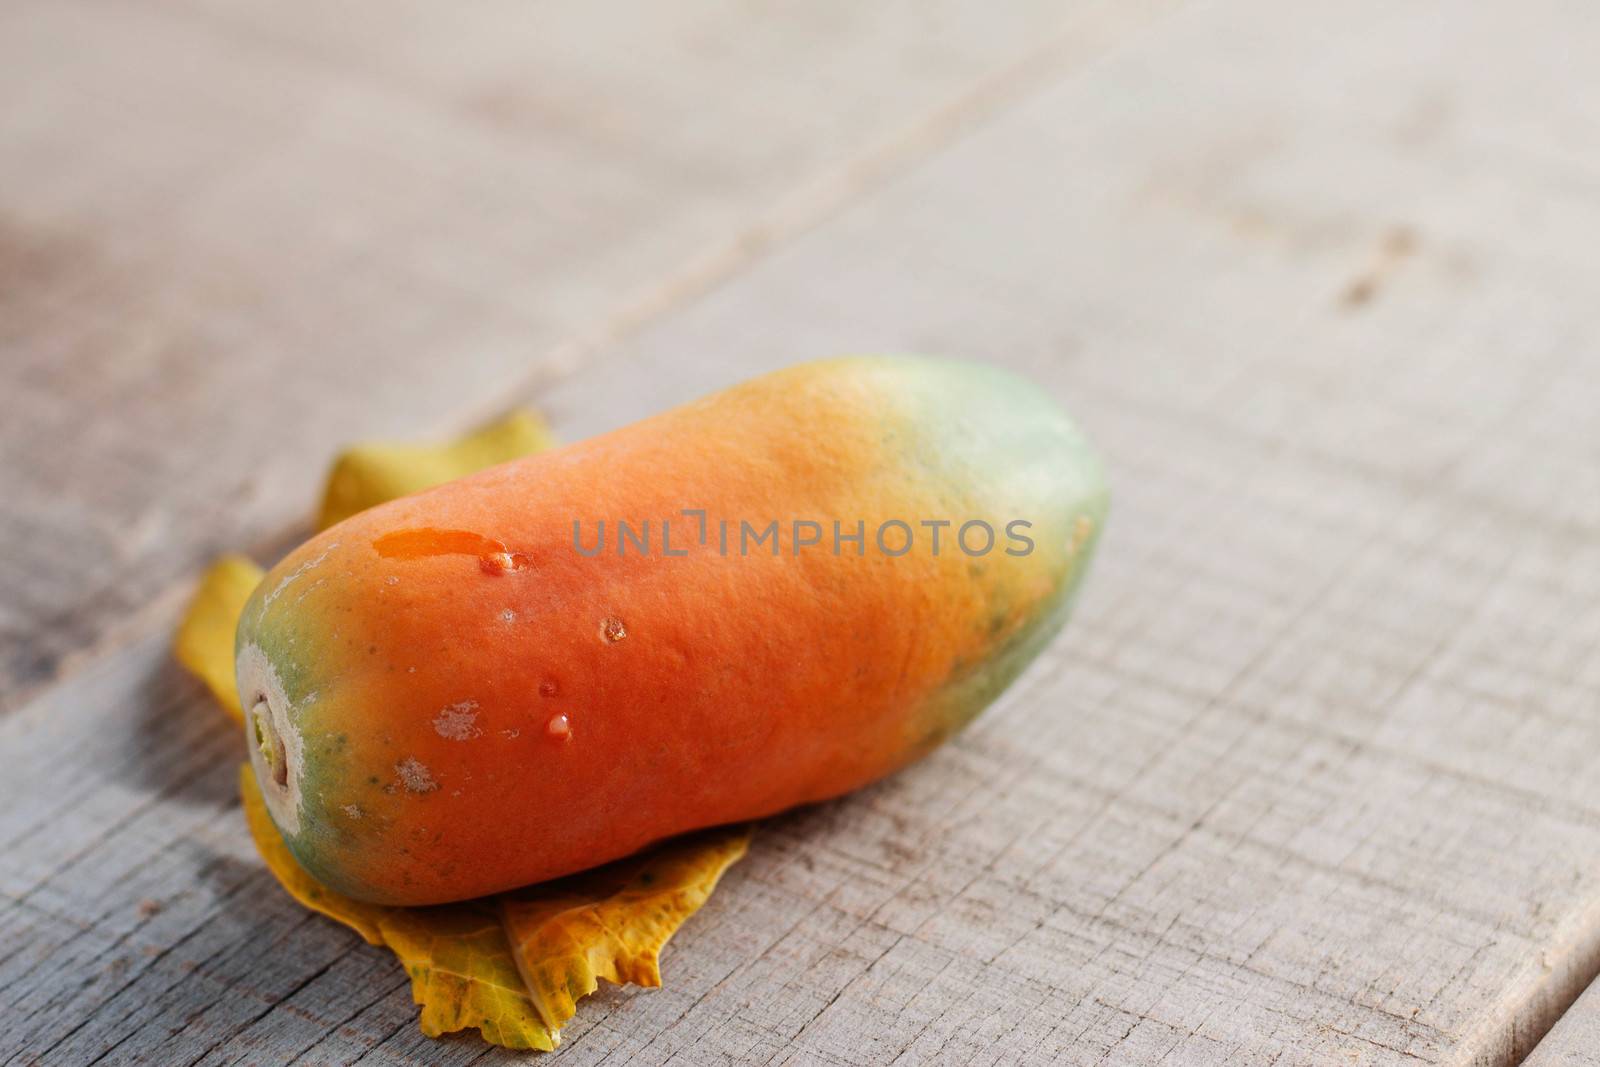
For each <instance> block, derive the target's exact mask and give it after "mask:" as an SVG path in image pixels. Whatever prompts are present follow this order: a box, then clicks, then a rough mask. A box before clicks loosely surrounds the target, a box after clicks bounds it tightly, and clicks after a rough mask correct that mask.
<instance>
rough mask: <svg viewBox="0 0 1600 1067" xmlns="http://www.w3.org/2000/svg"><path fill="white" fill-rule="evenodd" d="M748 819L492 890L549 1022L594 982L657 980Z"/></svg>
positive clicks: (559, 1022) (742, 845)
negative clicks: (540, 880) (671, 941)
mask: <svg viewBox="0 0 1600 1067" xmlns="http://www.w3.org/2000/svg"><path fill="white" fill-rule="evenodd" d="M750 835H751V830H750V828H749V827H748V826H740V827H721V828H718V829H715V830H707V831H703V832H701V833H698V834H694V835H691V836H689V837H683V838H678V839H676V840H674V841H669V842H667V843H666V844H664V845H660V846H658V847H656V848H654V849H652V850H650V851H649V852H646V853H644V854H642V855H640V856H636V857H633V858H631V859H626V860H619V861H617V862H616V863H611V864H607V865H606V866H604V867H600V868H597V869H596V870H593V871H586V872H584V873H582V874H578V875H574V876H572V877H570V878H563V879H558V880H557V881H554V882H546V883H544V884H543V885H537V886H530V887H528V888H526V889H520V890H517V891H515V892H511V893H503V894H501V895H500V897H499V902H500V913H501V916H502V917H503V918H504V920H505V929H506V933H507V935H508V936H509V937H510V939H511V946H512V952H513V954H514V955H515V957H516V962H517V967H518V969H519V970H520V971H521V972H522V977H523V979H524V980H525V981H526V982H527V988H528V990H529V992H531V993H532V995H533V1003H534V1007H535V1008H536V1009H537V1010H538V1012H539V1017H540V1018H541V1019H543V1020H544V1023H545V1025H546V1026H548V1027H550V1028H551V1029H552V1030H559V1029H560V1028H561V1027H562V1026H564V1025H566V1022H567V1020H568V1019H571V1018H572V1016H573V1015H574V1014H575V1013H576V1012H577V1002H578V1001H579V1000H581V999H582V998H583V997H586V996H588V995H589V994H590V993H593V992H594V991H595V990H596V989H597V988H598V987H599V979H601V978H604V979H605V980H606V981H608V982H614V983H616V984H618V985H621V984H624V983H628V982H631V983H633V984H634V985H641V986H658V985H660V984H661V969H660V964H659V961H658V956H659V955H660V952H661V948H662V946H664V945H665V944H666V943H667V939H668V938H670V937H671V936H672V935H673V934H674V933H675V932H677V929H678V927H679V926H681V925H683V922H684V920H685V919H687V918H688V917H689V916H691V915H693V914H694V913H695V912H696V911H698V910H699V908H700V905H702V904H704V903H705V902H706V899H707V898H708V897H710V896H711V891H712V890H713V889H715V888H716V885H717V880H718V879H719V878H721V877H722V872H723V871H725V870H727V869H728V868H729V867H731V866H732V865H733V864H734V863H736V862H737V861H738V860H739V859H740V857H742V856H743V855H744V854H745V851H746V849H747V848H748V847H749V845H750Z"/></svg>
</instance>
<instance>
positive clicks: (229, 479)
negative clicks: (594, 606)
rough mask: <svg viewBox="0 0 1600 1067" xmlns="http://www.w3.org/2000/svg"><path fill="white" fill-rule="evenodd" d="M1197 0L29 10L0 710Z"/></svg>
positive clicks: (11, 61)
mask: <svg viewBox="0 0 1600 1067" xmlns="http://www.w3.org/2000/svg"><path fill="white" fill-rule="evenodd" d="M1168 6H1171V4H1170V3H1168V2H1166V0H1141V2H1139V3H1135V4H1126V3H1111V2H1110V0H1072V2H1070V3H1065V4H1062V3H1058V2H1049V0H1026V2H1022V3H1009V4H1007V5H1005V7H1004V10H1003V11H999V12H995V11H989V10H987V8H986V6H985V5H978V4H971V3H961V2H954V0H934V2H923V0H915V2H913V0H903V2H897V3H893V4H856V3H850V2H848V0H826V2H822V3H804V4H792V5H788V6H787V8H785V9H783V10H776V11H770V12H768V11H763V12H757V11H755V10H753V9H752V8H750V7H749V6H748V5H744V4H740V3H737V2H734V0H721V2H719V0H706V2H698V3H693V4H688V5H683V4H672V5H661V4H654V3H648V2H643V0H641V2H637V3H630V4H627V5H624V9H623V10H618V9H616V8H615V7H614V6H612V5H607V6H605V7H599V6H596V5H592V4H583V3H579V2H575V0H574V2H564V3H541V4H536V5H535V4H529V3H527V2H524V0H499V2H494V3H478V4H474V11H473V12H472V13H471V14H470V15H464V14H462V13H461V12H459V11H457V10H455V9H454V7H452V6H448V5H446V6H441V5H438V4H434V3H427V2H422V0H403V2H396V0H363V2H360V3H354V4H351V3H341V4H337V5H331V6H328V5H318V4H301V5H294V6H293V7H292V8H286V7H285V6H283V5H278V4H269V3H230V2H225V0H133V2H128V3H102V2H93V0H70V2H65V3H63V2H62V0H12V2H10V3H7V4H5V5H4V6H3V8H0V99H4V100H5V106H4V108H3V109H0V351H3V352H4V358H3V359H0V397H4V398H5V409H4V414H5V417H4V418H3V419H0V454H3V455H4V456H5V457H6V458H7V463H6V465H5V468H4V472H3V481H0V494H3V496H4V499H5V500H6V501H7V503H8V506H7V507H6V508H5V509H4V510H3V511H0V543H3V544H5V545H6V546H7V547H6V551H5V552H4V554H3V555H0V589H4V590H5V596H4V599H3V601H0V707H5V706H14V705H15V704H16V703H17V702H18V701H20V700H21V699H23V698H24V697H25V696H26V695H27V694H28V693H30V692H33V691H36V690H37V689H38V687H39V686H40V685H41V684H43V683H45V682H47V681H48V680H49V679H50V678H51V677H53V676H55V675H56V674H57V672H58V671H59V670H60V668H61V665H62V663H63V661H64V660H70V659H73V658H76V659H79V660H81V659H84V658H85V657H87V656H92V655H93V654H95V653H96V652H98V651H102V650H104V649H105V648H106V647H108V646H109V645H114V644H116V643H118V642H119V641H121V640H126V639H129V638H130V637H131V636H132V635H134V634H136V633H138V632H139V631H140V629H141V628H142V627H143V626H145V625H148V621H147V619H146V618H145V617H144V615H143V614H142V613H144V612H146V611H148V610H149V609H150V605H151V604H152V603H156V604H157V605H158V609H157V610H158V611H165V613H166V617H169V618H170V613H171V606H172V605H171V603H170V601H167V600H162V599H161V595H162V594H163V593H164V592H166V591H167V590H169V589H171V588H172V587H173V586H174V584H175V583H178V582H181V580H182V579H184V577H185V576H187V575H189V574H192V573H193V572H194V570H195V569H196V568H197V567H198V566H199V565H201V564H202V563H203V562H204V560H205V559H207V558H208V557H209V556H210V555H212V554H214V553H216V552H217V551H218V550H220V549H224V548H230V547H237V546H241V545H244V546H249V545H259V544H262V543H267V542H270V543H274V544H280V545H281V543H282V539H283V537H284V536H285V534H286V533H288V531H289V530H290V528H291V526H292V525H293V524H297V523H299V522H302V521H304V519H305V517H306V516H308V515H309V513H310V506H311V505H310V503H309V501H310V500H311V499H312V497H313V496H314V494H315V492H316V486H317V485H318V484H319V482H320V479H321V477H322V472H323V466H324V464H325V463H326V462H327V460H328V458H329V457H330V456H331V455H332V453H333V452H334V451H335V450H336V449H337V448H338V447H340V446H341V445H342V444H344V443H346V442H348V441H350V440H354V439H362V438H366V437H371V436H376V435H399V436H413V435H416V434H418V433H426V432H439V431H450V430H457V429H460V428H462V427H464V426H466V425H468V424H470V423H471V422H473V421H475V420H477V419H480V418H482V417H483V416H485V415H487V414H488V413H490V412H492V411H494V410H497V409H498V408H500V407H502V406H504V405H505V404H506V403H507V402H508V401H509V400H510V399H511V397H512V396H513V395H514V394H515V393H516V392H518V391H519V390H526V389H527V388H529V387H530V386H532V385H534V384H536V383H538V382H540V381H542V380H545V379H546V378H548V377H549V376H552V375H555V374H559V373H561V372H563V371H565V370H570V369H571V368H572V367H573V366H574V365H575V364H576V363H577V362H578V361H579V360H580V357H581V356H582V355H583V354H584V353H585V352H587V351H588V350H590V349H591V348H592V347H594V346H595V345H596V344H600V343H603V342H604V341H605V340H606V339H607V338H609V337H611V336H614V335H615V334H617V333H618V332H625V331H626V330H627V329H628V328H629V327H630V325H631V324H632V323H634V322H636V321H638V320H639V319H641V318H643V317H647V316H649V315H650V314H654V313H657V312H659V311H660V310H661V309H662V308H664V307H667V306H670V305H671V304H673V303H674V302H675V301H679V300H682V299H683V298H684V297H685V296H687V295H689V294H691V293H693V292H694V291H696V290H697V289H699V288H703V287H705V286H706V285H709V284H712V283H714V282H715V280H716V279H717V278H719V277H722V276H725V275H726V274H728V273H729V272H731V271H733V270H735V269H737V267H738V266H739V264H741V263H743V262H745V261H747V260H748V259H749V258H750V257H751V256H752V255H753V254H755V253H756V252H757V251H758V250H759V249H760V248H761V247H762V246H763V245H764V244H765V243H767V242H769V241H771V240H773V239H775V238H777V237H779V236H781V235H782V234H783V233H786V232H788V231H790V230H792V229H794V228H796V227H799V226H803V225H805V224H806V223H807V222H808V221H809V220H811V219H814V218H817V217H820V216H822V215H825V214H826V213H827V212H828V211H829V210H830V209H831V208H832V206H833V205H835V204H837V203H839V202H841V201H842V200H844V199H846V198H848V197H849V196H850V195H851V194H852V193H854V192H855V191H856V190H858V189H860V188H862V187H864V186H867V185H870V184H871V183H872V181H873V180H874V179H875V178H876V177H877V176H879V175H882V174H884V173H890V172H893V171H895V170H896V169H897V168H901V167H904V166H907V165H910V164H911V163H912V162H914V161H915V160H916V159H918V158H921V157H922V156H924V155H925V154H926V153H927V152H928V151H929V150H930V149H931V148H933V147H935V146H937V145H938V144H940V143H943V142H944V141H946V140H948V139H949V138H950V137H952V136H955V135H957V134H959V132H960V131H961V130H962V129H964V128H965V127H966V125H967V124H969V123H971V122H975V121H978V120H981V119H982V118H983V117H984V116H986V115H988V114H991V113H992V112H993V111H994V110H995V109H996V108H998V107H1000V106H1002V105H1003V104H1004V103H1005V102H1006V101H1008V100H1010V99H1012V98H1014V97H1015V96H1016V95H1017V94H1018V93H1019V92H1023V91H1025V90H1027V89H1028V88H1029V87H1030V86H1032V85H1034V84H1036V83H1037V82H1038V81H1039V80H1041V79H1047V78H1052V77H1058V76H1060V75H1061V74H1062V73H1063V72H1064V71H1070V70H1072V69H1074V68H1075V66H1077V65H1080V64H1081V63H1082V62H1084V61H1085V59H1087V58H1090V57H1092V56H1094V55H1096V54H1098V53H1099V52H1100V51H1102V50H1103V49H1104V48H1105V47H1106V46H1107V45H1108V43H1109V42H1112V41H1114V40H1116V39H1118V38H1119V37H1121V36H1123V35H1125V34H1126V33H1128V32H1131V31H1132V30H1134V29H1136V28H1137V27H1139V26H1141V25H1143V24H1144V23H1146V22H1147V21H1149V19H1150V18H1151V17H1152V16H1153V14H1155V13H1157V12H1159V11H1160V10H1162V9H1163V8H1165V7H1168Z"/></svg>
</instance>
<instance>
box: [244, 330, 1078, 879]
mask: <svg viewBox="0 0 1600 1067" xmlns="http://www.w3.org/2000/svg"><path fill="white" fill-rule="evenodd" d="M1106 511H1107V491H1106V487H1105V481H1104V477H1103V474H1102V471H1101V467H1100V464H1099V463H1098V461H1097V459H1096V458H1095V456H1094V454H1093V452H1092V450H1091V448H1090V447H1089V445H1088V443H1087V441H1086V440H1085V438H1084V436H1083V435H1082V433H1081V432H1080V431H1079V430H1078V429H1077V427H1076V426H1075V425H1074V423H1073V422H1072V421H1071V419H1069V418H1068V416H1067V415H1066V414H1065V413H1064V412H1063V411H1062V410H1061V408H1060V407H1058V406H1057V404H1056V403H1055V402H1054V401H1052V400H1051V399H1050V398H1049V397H1048V396H1047V395H1046V394H1045V393H1043V392H1042V391H1041V390H1039V389H1037V388H1036V387H1034V386H1033V385H1031V384H1029V383H1028V382H1026V381H1024V380H1022V379H1020V378H1018V377H1015V376H1012V375H1011V374H1009V373H1006V372H1003V371H1000V370H998V369H995V368H992V367H988V366H983V365H978V364H971V363H963V362H955V361H944V360H932V359H923V358H916V357H855V358H846V359H837V360H828V361H822V362H816V363H808V364H801V365H799V366H795V367H791V368H789V369H786V370H783V371H779V372H777V373H773V374H769V375H766V376H763V377H760V378H756V379H753V380H751V381H748V382H745V383H743V384H741V385H737V386H734V387H732V388H729V389H727V390H724V391H722V392H719V393H716V394H713V395H711V396H709V397H706V398H703V399H701V400H698V401H696V402H693V403H690V404H687V405H685V406H682V407H679V408H676V409H673V410H670V411H667V412H665V413H663V414H660V415H656V416H654V417H651V418H648V419H645V420H643V421H641V422H638V423H635V424H633V425H631V426H628V427H625V428H623V429H620V430H616V431H614V432H611V433H608V434H605V435H602V436H599V437H595V438H592V439H590V440H586V441H581V442H578V443H575V444H572V445H568V446H566V447H563V448H558V449H555V450H553V451H549V452H544V453H541V454H538V455H535V456H530V457H527V458H525V459H519V460H515V461H513V462H509V463H505V464H502V465H500V466H496V467H491V468H489V469H487V470H484V471H481V472H479V473H477V474H475V475H472V476H469V477H466V478H462V479H460V480H458V481H453V482H448V483H446V484H443V485H439V486H435V487H433V488H430V489H426V490H424V491H422V492H419V493H416V494H414V495H412V496H408V497H403V498H401V499H398V500H393V501H391V502H389V503H386V504H382V505H379V506H377V507H373V508H371V509H370V510H366V511H362V512H360V513H359V514H356V515H354V516H353V517H351V518H348V519H346V520H344V521H343V522H340V523H338V524H337V525H335V526H332V527H331V528H329V529H327V530H325V531H323V532H322V533H320V534H318V535H317V536H315V537H313V538H312V539H310V540H309V541H307V542H306V543H305V544H303V545H301V546H300V547H299V548H297V549H296V550H295V551H293V552H292V553H290V554H289V555H288V556H287V557H286V558H285V559H284V560H283V561H282V562H281V563H279V564H278V565H277V566H276V567H275V568H274V569H273V570H272V571H271V572H269V574H268V575H267V577H266V578H265V579H264V580H263V581H262V582H261V584H260V585H259V586H258V587H257V589H256V591H255V592H254V593H253V594H252V596H251V598H250V600H249V602H248V603H247V604H246V605H245V608H244V611H243V613H242V615H241V617H240V622H239V626H238V630H237V632H236V636H235V646H234V647H235V673H236V681H237V683H238V690H239V695H240V698H241V702H242V705H243V707H244V711H245V731H246V736H247V739H248V741H249V747H250V753H251V767H252V768H253V770H254V773H255V776H256V779H257V782H258V784H259V785H260V787H261V792H262V794H263V799H264V801H265V803H266V807H267V810H268V812H269V813H270V815H271V817H272V820H273V822H274V823H275V824H276V826H277V827H278V829H279V831H280V832H281V833H282V835H283V838H284V841H285V842H286V844H287V845H288V847H289V849H290V850H291V851H292V852H293V854H294V856H295V858H296V859H297V860H299V862H300V863H301V864H302V865H303V866H304V867H305V868H306V870H307V871H309V872H310V873H311V874H312V875H314V876H315V877H316V878H317V879H319V880H321V881H322V882H323V883H325V884H326V885H328V886H330V887H332V888H333V889H335V890H337V891H338V892H340V893H344V894H346V895H348V896H350V897H354V898H356V899H358V900H364V901H371V902H374V903H381V904H399V905H421V904H435V903H443V902H448V901H455V900H463V899H467V898H472V897H478V896H482V895H485V894H489V893H494V892H499V891H503V890H507V889H512V888H515V887H518V886H522V885H527V884H531V883H535V882H540V881H544V880H546V879H551V878H555V877H558V876H561V875H566V874H570V873H573V872H576V871H580V870H584V869H587V868H590V867H594V866H596V865H599V864H601V863H605V862H608V861H611V860H614V859H618V858H620V857H623V856H626V855H629V854H632V853H634V852H636V851H638V850H640V849H641V848H644V847H645V846H647V845H650V844H652V843H653V842H656V841H659V840H662V839H665V838H669V837H672V836H674V835H677V834H681V833H684V832H687V831H690V830H695V829H699V828H702V827H710V826H716V825H722V824H728V823H734V822H741V821H745V820H751V819H757V818H761V817H764V816H768V815H772V814H775V813H777V812H781V811H784V810H786V809H789V808H793V807H796V806H798V805H803V804H808V803H812V802H816V801H821V800H825V799H828V798H831V797H836V796H839V795H841V794H844V793H848V792H850V791H851V790H854V789H857V788H859V787H861V786H863V785H866V784H867V783H869V782H872V781H874V780H876V779H878V778H881V777H883V776H885V775H887V774H890V773H891V772H893V771H895V770H897V769H899V768H901V767H903V766H905V765H906V764H908V763H910V762H911V761H913V760H916V759H917V758H918V757H920V756H922V755H924V754H926V753H927V752H929V751H930V750H931V749H932V748H934V747H935V746H936V745H938V744H939V743H940V742H941V741H943V740H944V739H946V738H948V737H950V736H951V735H952V734H953V733H955V732H956V731H958V730H959V729H961V728H962V727H963V726H964V725H966V724H967V723H968V722H970V721H971V720H972V718H973V717H974V716H975V715H977V714H978V713H979V712H980V711H981V710H982V709H983V708H984V707H985V706H987V705H988V704H990V703H991V702H992V701H993V700H994V699H995V697H996V696H998V695H999V694H1000V693H1001V691H1002V690H1004V689H1005V688H1006V686H1007V685H1008V684H1009V683H1010V682H1011V681H1012V680H1013V679H1014V678H1016V677H1017V675H1018V674H1019V673H1020V672H1021V671H1022V670H1023V668H1024V667H1025V666H1026V665H1027V664H1028V663H1029V662H1030V661H1031V660H1032V659H1033V658H1034V657H1035V656H1036V655H1037V654H1038V652H1039V651H1040V650H1041V649H1042V648H1043V647H1044V646H1045V645H1046V644H1047V643H1048V642H1049V641H1050V639H1051V638H1052V636H1053V635H1054V634H1055V633H1056V632H1057V631H1058V630H1059V629H1060V627H1061V626H1062V624H1063V623H1064V621H1065V619H1066V617H1067V614H1068V611H1069V609H1070V607H1071V604H1072V601H1073V599H1074V594H1075V591H1076V589H1077V588H1078V585H1079V579H1080V578H1081V577H1082V575H1083V573H1084V570H1085V567H1086V566H1087V564H1088V561H1089V559H1090V557H1091V555H1092V552H1093V549H1094V545H1095V542H1096V540H1097V538H1098V536H1099V534H1100V531H1101V528H1102V526H1103V524H1104V520H1105V516H1106Z"/></svg>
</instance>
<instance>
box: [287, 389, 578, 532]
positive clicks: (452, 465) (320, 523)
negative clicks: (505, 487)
mask: <svg viewBox="0 0 1600 1067" xmlns="http://www.w3.org/2000/svg"><path fill="white" fill-rule="evenodd" d="M554 445H555V436H554V435H553V434H552V433H551V432H550V427H549V426H548V425H546V424H545V421H544V420H543V419H541V418H540V417H539V416H538V415H536V414H534V413H533V412H531V411H515V412H512V413H511V414H510V415H507V416H506V417H505V418H503V419H500V420H499V421H497V422H493V423H490V424H489V425H487V426H485V427H483V428H482V429H480V430H476V431H474V432H473V433H470V434H468V435H466V436H465V437H462V438H460V439H458V440H456V441H453V442H451V443H449V444H442V445H408V444H393V443H387V442H372V443H368V444H361V445H356V446H354V447H352V448H350V449H349V450H347V451H346V452H344V453H343V454H342V455H340V456H339V458H338V459H336V460H334V463H333V469H332V470H330V471H329V472H328V484H327V488H326V489H324V490H323V494H322V510H321V511H320V512H319V513H318V517H317V529H319V530H325V529H327V528H328V527H329V526H332V525H333V524H334V523H336V522H342V521H343V520H345V519H348V518H349V517H350V516H352V515H354V514H356V513H357V512H359V511H365V510H366V509H367V508H370V507H375V506H376V505H378V504H382V503H384V502H386V501H389V500H394V499H396V498H397V497H402V496H407V495H409V494H411V493H416V492H420V491H422V490H423V489H427V488H428V487H429V486H434V485H439V484H442V483H444V482H448V481H452V480H453V479H456V478H460V477H463V476H465V475H468V474H472V473H473V472H475V471H480V470H482V469H483V468H485V467H492V466H494V465H495V464H496V463H505V462H507V461H509V460H513V459H520V458H522V457H523V456H531V455H533V454H534V453H536V452H543V451H545V450H546V449H548V448H551V447H553V446H554Z"/></svg>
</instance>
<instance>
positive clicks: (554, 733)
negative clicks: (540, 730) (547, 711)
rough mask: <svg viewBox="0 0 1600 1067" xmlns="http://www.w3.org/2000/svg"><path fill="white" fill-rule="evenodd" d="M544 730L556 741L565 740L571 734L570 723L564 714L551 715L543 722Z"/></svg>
mask: <svg viewBox="0 0 1600 1067" xmlns="http://www.w3.org/2000/svg"><path fill="white" fill-rule="evenodd" d="M544 732H545V733H547V734H549V735H550V736H551V737H553V738H555V739H556V740H558V741H565V740H566V739H567V738H568V737H571V736H572V723H571V722H570V721H569V720H568V719H567V717H566V716H565V715H552V716H550V721H549V722H547V723H545V724H544Z"/></svg>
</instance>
